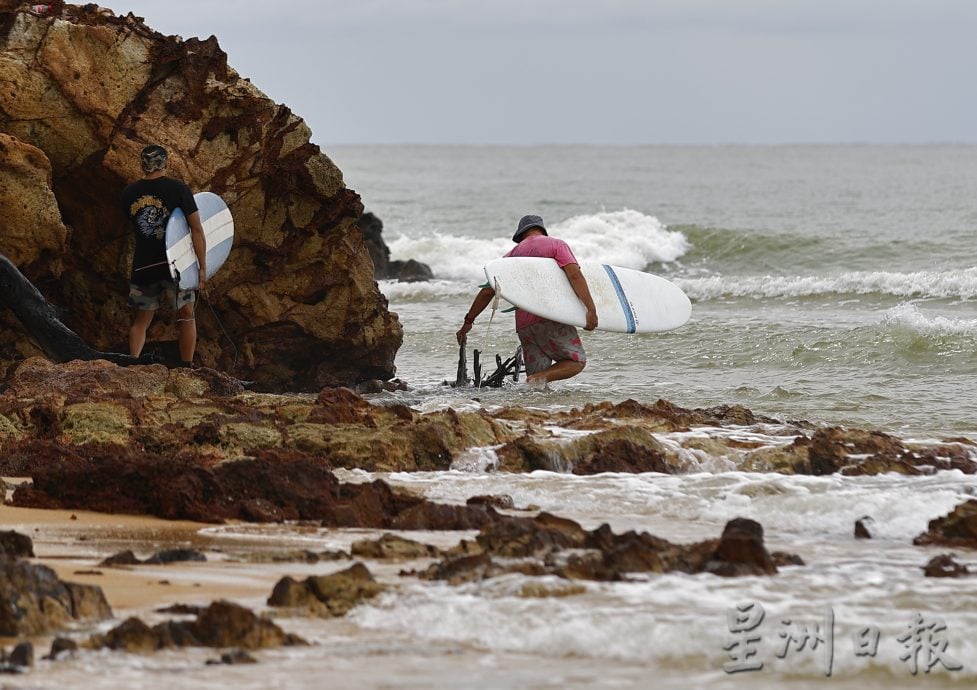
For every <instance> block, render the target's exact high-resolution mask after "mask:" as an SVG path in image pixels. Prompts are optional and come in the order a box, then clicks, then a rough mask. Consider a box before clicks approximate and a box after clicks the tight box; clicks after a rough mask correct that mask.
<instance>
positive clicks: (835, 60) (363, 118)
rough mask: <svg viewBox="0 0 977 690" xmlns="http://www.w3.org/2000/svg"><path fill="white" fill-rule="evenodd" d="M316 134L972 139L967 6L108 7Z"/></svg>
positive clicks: (712, 1) (238, 1) (406, 138)
mask: <svg viewBox="0 0 977 690" xmlns="http://www.w3.org/2000/svg"><path fill="white" fill-rule="evenodd" d="M114 4H115V5H116V7H114V9H115V11H116V12H119V13H124V12H125V11H127V10H132V11H133V12H135V13H136V14H139V15H142V16H145V17H146V18H147V21H148V22H149V23H150V25H151V26H153V27H154V28H157V29H158V30H160V31H162V32H164V33H176V34H180V35H183V36H192V35H199V36H208V35H210V34H216V35H217V36H218V38H219V39H220V41H221V45H222V46H223V47H224V49H225V50H227V51H228V54H229V56H230V61H231V64H232V65H234V66H235V67H236V68H237V69H238V70H239V71H240V72H241V73H242V74H243V75H245V76H248V77H250V78H251V79H252V81H254V82H255V83H256V84H257V85H258V86H259V87H261V88H262V89H263V90H265V91H266V92H267V93H268V94H269V95H270V96H271V97H273V98H275V99H276V100H278V101H283V102H286V103H287V104H288V105H290V106H291V107H292V108H293V109H294V110H295V111H296V112H298V113H299V114H300V115H302V116H303V117H305V118H306V120H307V121H308V122H309V124H310V126H311V127H312V128H313V131H314V132H315V138H316V140H317V141H318V142H319V143H322V144H328V143H345V142H363V143H372V142H465V143H544V142H567V143H575V142H582V143H617V144H627V143H658V142H665V143H672V142H682V143H692V142H696V143H698V142H701V143H715V142H758V143H773V142H798V141H801V142H803V141H815V142H819V141H899V142H927V141H977V124H975V122H977V118H975V115H977V113H975V101H977V97H975V96H974V95H973V93H972V88H971V82H972V81H973V78H972V71H973V67H972V66H973V65H974V64H975V58H977V48H975V42H974V41H973V40H972V30H973V27H974V26H975V25H977V24H975V20H977V3H973V2H972V1H971V0H930V1H928V2H924V1H923V0H891V1H889V2H874V1H871V0H845V1H841V0H821V1H819V2H815V1H814V0H791V1H790V2H785V1H784V0H658V1H654V0H601V2H594V1H593V0H588V1H586V2H585V1H583V0H491V1H482V2H475V1H463V0H411V2H401V1H394V0H357V2H336V1H333V0H325V1H312V0H294V1H292V2H288V3H268V2H257V1H256V0H235V2H234V3H233V4H230V3H225V2H201V1H200V0H196V1H191V0H129V1H128V2H125V1H123V0H118V1H117V2H115V3H114Z"/></svg>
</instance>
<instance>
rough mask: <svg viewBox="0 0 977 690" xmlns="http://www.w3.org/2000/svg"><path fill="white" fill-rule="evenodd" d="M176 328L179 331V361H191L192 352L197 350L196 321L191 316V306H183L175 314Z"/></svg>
mask: <svg viewBox="0 0 977 690" xmlns="http://www.w3.org/2000/svg"><path fill="white" fill-rule="evenodd" d="M176 321H177V327H178V328H179V331H180V359H182V360H183V361H184V362H192V361H193V353H194V350H196V349H197V321H196V319H195V318H194V314H193V305H192V304H184V305H183V306H182V307H180V309H179V311H177V313H176Z"/></svg>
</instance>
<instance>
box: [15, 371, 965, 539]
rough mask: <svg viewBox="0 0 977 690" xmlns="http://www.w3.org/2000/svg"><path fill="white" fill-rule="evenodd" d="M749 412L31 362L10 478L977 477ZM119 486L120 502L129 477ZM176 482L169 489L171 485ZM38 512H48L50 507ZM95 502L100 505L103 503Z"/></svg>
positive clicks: (939, 461)
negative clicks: (391, 400)
mask: <svg viewBox="0 0 977 690" xmlns="http://www.w3.org/2000/svg"><path fill="white" fill-rule="evenodd" d="M748 413H749V411H748V410H746V411H744V410H743V409H742V408H740V409H739V410H737V411H735V412H732V413H731V411H730V410H725V411H722V410H717V409H707V410H690V409H685V408H680V407H678V406H676V405H672V404H670V403H668V402H666V401H659V402H657V403H655V404H654V405H642V404H639V403H636V402H634V401H625V402H622V403H618V404H610V403H602V404H600V405H587V406H585V407H583V408H579V409H573V410H569V411H566V412H545V411H541V410H537V409H525V408H516V407H513V408H502V409H499V410H496V411H492V412H489V411H487V410H477V411H469V412H456V411H454V410H450V409H449V410H442V411H435V412H428V413H424V414H422V413H420V412H417V411H415V410H412V409H411V408H409V407H407V406H405V405H402V404H385V405H374V404H370V403H369V402H367V400H365V399H364V398H363V397H361V396H359V395H357V394H356V393H354V392H353V391H351V390H348V389H344V388H327V389H324V390H322V391H321V392H320V393H319V394H318V395H317V396H315V397H312V396H278V395H269V394H258V393H251V392H247V391H245V390H244V388H243V387H242V385H241V383H240V382H239V381H237V380H236V379H233V378H231V377H229V376H227V375H225V374H222V373H219V372H217V371H215V370H211V369H204V368H201V369H167V368H166V367H164V366H162V365H149V366H132V367H119V366H116V365H113V364H110V363H109V362H105V361H90V362H82V361H74V362H69V363H67V364H59V365H54V364H52V363H51V362H49V361H47V360H44V359H41V358H31V359H28V360H26V361H25V362H23V363H21V364H20V365H19V366H18V367H17V368H16V369H15V370H14V371H13V373H12V374H11V375H10V377H9V378H8V380H7V383H6V388H5V390H3V391H2V392H0V476H36V477H39V478H40V477H44V476H53V475H49V474H48V473H50V472H54V473H55V474H57V473H61V472H69V471H71V466H72V463H73V462H84V463H88V464H89V465H97V464H98V463H101V462H102V459H103V458H105V462H106V463H108V464H107V465H106V466H105V468H103V469H102V470H99V469H98V467H96V466H91V467H90V469H91V471H93V472H97V473H99V474H100V475H102V474H106V475H107V474H108V469H107V468H109V467H111V468H114V469H116V470H121V469H122V468H123V466H124V465H125V463H131V467H132V468H142V469H139V470H138V473H140V474H143V473H144V472H145V471H148V470H147V468H153V467H154V466H155V465H156V464H159V463H162V462H163V461H164V460H165V461H166V462H167V463H168V466H169V467H170V468H171V469H172V470H173V471H177V470H178V469H179V471H181V472H189V471H190V468H192V467H199V468H203V469H204V470H208V471H209V468H212V467H214V466H215V465H218V464H220V463H228V461H235V460H249V461H254V460H256V459H259V460H260V461H261V463H271V464H272V465H273V464H274V463H275V462H299V461H309V462H311V463H312V464H318V465H319V466H321V467H323V468H359V469H364V470H369V471H377V472H382V471H391V472H394V471H415V470H446V469H449V468H452V467H464V466H466V464H467V463H469V462H470V460H469V459H468V458H469V457H470V456H477V457H479V458H483V459H484V458H490V459H491V460H494V461H495V462H494V464H495V466H496V467H497V468H499V469H502V470H506V471H511V472H527V471H533V470H536V469H547V470H552V471H561V472H576V473H596V472H662V473H669V474H681V473H686V472H699V471H704V470H705V471H724V470H734V469H738V470H745V471H762V472H781V473H788V474H804V473H811V472H812V471H813V467H812V461H811V457H810V453H811V448H812V444H813V445H814V446H815V447H817V448H818V450H817V451H816V454H817V457H819V458H821V459H820V460H818V461H817V462H816V464H817V466H818V468H819V469H818V471H824V468H825V467H827V466H831V467H835V468H836V470H835V471H836V472H838V473H840V474H858V473H861V474H865V473H881V472H891V471H902V472H912V473H914V474H930V473H933V472H935V471H937V470H940V469H956V470H958V471H961V472H964V473H967V474H973V473H974V472H975V471H977V444H974V443H973V442H971V441H968V440H966V439H952V440H948V441H946V442H941V443H928V444H917V443H908V442H906V441H902V440H899V439H896V438H894V437H885V438H886V440H885V442H884V444H882V445H881V446H879V447H877V448H876V449H875V450H874V451H873V450H871V449H870V448H868V447H865V446H862V445H860V443H861V440H862V439H863V437H864V436H865V434H866V433H867V432H864V431H862V430H858V429H853V430H850V431H847V432H846V431H845V430H842V429H838V428H833V427H832V428H829V429H827V430H821V429H815V430H814V431H813V432H812V431H811V430H810V428H809V427H807V426H803V425H787V424H780V423H776V424H775V423H771V422H767V421H764V420H757V419H756V418H755V417H752V415H751V414H748ZM727 415H730V416H727ZM728 419H733V420H736V421H734V422H730V421H727V420H728ZM750 419H753V421H754V425H753V426H754V428H755V430H756V431H757V435H758V436H759V435H761V434H762V436H763V437H764V439H765V440H756V439H752V438H743V437H742V435H740V434H737V433H731V434H723V433H717V432H710V433H708V434H689V433H686V432H688V431H689V430H690V429H694V428H696V427H698V426H708V427H710V428H713V429H716V428H720V429H721V428H722V427H726V426H729V425H730V424H736V425H737V428H738V427H739V426H740V422H741V421H746V420H750ZM559 428H565V429H570V430H573V431H574V432H577V433H575V434H573V435H572V436H570V437H568V436H567V435H566V434H562V433H560V432H559V431H554V429H559ZM873 437H874V435H873ZM812 439H814V441H812ZM473 448H475V449H477V451H476V452H475V453H474V454H471V453H470V452H469V451H470V450H471V449H473ZM858 451H864V452H858ZM829 453H834V455H831V456H830V457H833V458H834V459H832V460H831V461H830V462H828V461H826V460H824V458H826V457H828V456H829ZM259 464H260V463H259ZM244 467H245V466H241V467H240V468H238V469H236V470H235V471H242V472H243V471H245V470H244ZM250 467H252V468H254V467H256V466H255V465H251V466H250ZM52 468H53V469H52ZM181 468H182V469H181ZM133 471H136V470H133ZM154 471H158V472H161V470H159V469H158V468H157V469H156V470H154ZM222 471H227V472H230V470H222ZM248 471H254V470H253V469H252V470H248ZM228 476H230V475H228ZM147 478H148V477H147ZM63 479H66V477H63ZM105 479H106V482H108V483H110V484H113V485H115V486H116V487H117V488H120V487H118V484H117V482H118V481H119V477H118V476H116V477H112V476H106V477H105ZM162 479H163V475H162V474H160V475H159V477H157V481H162ZM273 484H274V483H273ZM295 488H296V489H298V490H299V492H300V493H301V487H299V486H298V485H295ZM71 490H72V489H71V487H62V488H61V489H60V490H59V491H61V492H70V491H71ZM79 490H80V488H79ZM169 490H170V489H167V491H169ZM123 494H124V495H122V496H115V497H112V496H110V495H109V494H106V498H107V500H109V499H110V500H111V504H112V505H115V507H116V508H117V509H118V508H122V503H121V502H122V501H125V500H127V499H128V498H129V497H130V496H129V494H128V492H124V491H123ZM137 495H141V494H138V493H137ZM67 498H68V497H67V495H66V494H65V495H61V496H60V497H59V498H57V499H56V500H59V501H60V500H66V499H67ZM35 499H37V500H41V498H40V496H39V494H35ZM52 500H55V499H52ZM276 500H277V499H276ZM88 501H89V504H90V505H95V503H96V501H95V500H94V498H92V497H89V499H88ZM287 503H288V501H285V502H284V503H283V505H284V504H287ZM489 503H490V504H491V502H489ZM105 505H106V506H108V505H110V504H109V503H106V504H105ZM139 505H140V507H141V508H142V509H145V508H147V507H149V508H152V510H154V511H155V510H157V509H160V510H162V506H156V507H153V505H150V504H149V503H147V504H142V503H140V504H139ZM235 506H236V508H235V509H234V510H233V511H231V513H233V514H234V515H237V516H243V519H254V520H260V521H274V520H284V519H289V518H288V517H287V515H288V514H291V513H289V512H288V511H285V512H283V509H282V508H281V507H277V504H276V503H274V502H273V501H269V500H267V497H262V496H259V495H251V496H250V498H249V499H248V500H242V501H240V502H237V503H235ZM132 507H133V508H135V505H133V506H132ZM499 507H511V506H509V505H506V506H503V505H501V504H500V505H499ZM225 509H226V506H225V508H224V509H221V510H222V511H223V510H225ZM229 514H230V513H229Z"/></svg>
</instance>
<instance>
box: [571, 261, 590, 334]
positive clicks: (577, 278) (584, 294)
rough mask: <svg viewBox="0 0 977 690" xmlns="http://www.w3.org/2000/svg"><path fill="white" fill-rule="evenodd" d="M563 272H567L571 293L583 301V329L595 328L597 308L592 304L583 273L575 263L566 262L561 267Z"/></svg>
mask: <svg viewBox="0 0 977 690" xmlns="http://www.w3.org/2000/svg"><path fill="white" fill-rule="evenodd" d="M563 272H564V273H566V274H567V279H568V280H569V281H570V287H572V288H573V294H575V295H576V296H577V299H579V300H580V301H581V302H583V305H584V307H586V309H587V325H586V326H584V330H586V331H592V330H594V329H595V328H597V308H596V307H595V306H594V299H593V298H592V297H591V296H590V288H589V287H588V286H587V279H586V278H584V277H583V273H581V272H580V266H578V265H577V264H567V265H566V266H564V267H563Z"/></svg>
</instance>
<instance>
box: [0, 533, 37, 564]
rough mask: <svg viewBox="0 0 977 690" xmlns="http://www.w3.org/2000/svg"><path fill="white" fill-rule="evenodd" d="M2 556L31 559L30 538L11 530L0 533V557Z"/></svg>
mask: <svg viewBox="0 0 977 690" xmlns="http://www.w3.org/2000/svg"><path fill="white" fill-rule="evenodd" d="M3 555H6V556H8V557H10V558H33V557H34V542H32V541H31V538H30V537H28V536H26V535H24V534H20V533H19V532H14V531H13V530H7V531H5V532H0V557H2V556H3Z"/></svg>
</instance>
